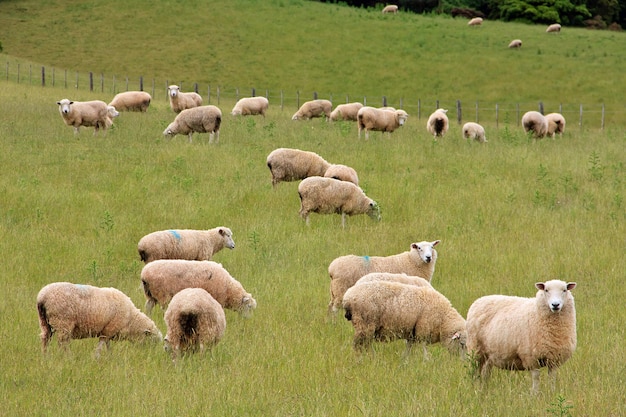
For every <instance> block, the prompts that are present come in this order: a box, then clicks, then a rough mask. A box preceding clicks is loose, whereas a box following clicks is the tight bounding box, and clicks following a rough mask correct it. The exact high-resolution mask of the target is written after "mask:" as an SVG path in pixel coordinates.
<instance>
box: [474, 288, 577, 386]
mask: <svg viewBox="0 0 626 417" xmlns="http://www.w3.org/2000/svg"><path fill="white" fill-rule="evenodd" d="M535 287H537V290H538V291H537V294H536V295H535V297H534V298H523V297H512V296H505V295H489V296H485V297H481V298H479V299H478V300H476V301H474V303H473V304H472V305H471V306H470V308H469V311H468V313H467V348H468V350H469V351H470V352H472V354H473V359H474V360H475V361H476V363H477V365H478V367H477V369H476V371H477V372H479V373H480V376H481V377H482V378H483V379H487V378H488V377H489V374H490V372H491V368H492V367H493V366H495V367H497V368H501V369H508V370H514V371H530V373H531V375H532V382H533V384H532V389H533V391H535V392H537V391H538V389H539V370H540V368H543V367H545V366H547V367H548V374H549V375H552V376H553V377H554V375H555V371H556V370H557V368H558V367H559V366H560V365H562V364H563V363H565V362H566V361H567V360H568V359H569V358H570V357H571V356H572V354H573V353H574V350H575V349H576V309H575V307H574V297H573V296H572V294H571V292H570V291H571V290H573V289H574V288H575V287H576V283H575V282H569V283H566V282H563V281H560V280H552V281H547V282H545V283H543V282H538V283H536V284H535Z"/></svg>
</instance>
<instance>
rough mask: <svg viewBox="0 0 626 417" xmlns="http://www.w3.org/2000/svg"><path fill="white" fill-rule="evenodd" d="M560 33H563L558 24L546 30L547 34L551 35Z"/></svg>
mask: <svg viewBox="0 0 626 417" xmlns="http://www.w3.org/2000/svg"><path fill="white" fill-rule="evenodd" d="M560 31H561V25H559V24H558V23H553V24H551V25H550V26H548V27H547V28H546V33H551V32H556V33H558V32H560Z"/></svg>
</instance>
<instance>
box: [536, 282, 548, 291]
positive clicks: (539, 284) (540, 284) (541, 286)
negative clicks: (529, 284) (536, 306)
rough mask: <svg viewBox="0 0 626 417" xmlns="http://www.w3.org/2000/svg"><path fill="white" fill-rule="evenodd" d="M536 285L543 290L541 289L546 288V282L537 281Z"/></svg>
mask: <svg viewBox="0 0 626 417" xmlns="http://www.w3.org/2000/svg"><path fill="white" fill-rule="evenodd" d="M535 287H536V288H537V289H538V290H541V291H543V290H545V289H546V286H545V284H544V283H543V282H538V283H536V284H535Z"/></svg>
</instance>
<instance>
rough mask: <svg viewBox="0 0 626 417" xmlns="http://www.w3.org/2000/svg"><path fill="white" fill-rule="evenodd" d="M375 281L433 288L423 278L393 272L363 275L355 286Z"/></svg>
mask: <svg viewBox="0 0 626 417" xmlns="http://www.w3.org/2000/svg"><path fill="white" fill-rule="evenodd" d="M375 281H388V282H399V283H400V284H407V285H415V286H417V287H432V285H430V282H429V281H428V280H426V279H424V278H422V277H414V276H411V275H407V274H393V273H391V272H372V273H369V274H367V275H363V276H362V277H361V278H359V280H358V281H357V282H356V283H355V284H354V285H360V284H365V283H366V282H375Z"/></svg>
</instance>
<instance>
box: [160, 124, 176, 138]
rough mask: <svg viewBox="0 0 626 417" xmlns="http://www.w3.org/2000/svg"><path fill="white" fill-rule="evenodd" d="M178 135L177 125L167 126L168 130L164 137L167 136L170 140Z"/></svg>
mask: <svg viewBox="0 0 626 417" xmlns="http://www.w3.org/2000/svg"><path fill="white" fill-rule="evenodd" d="M177 134H178V132H177V131H176V124H175V122H172V123H170V124H169V125H168V126H167V128H166V129H165V130H164V131H163V136H165V137H166V138H168V139H171V138H173V137H174V136H176V135H177Z"/></svg>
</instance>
